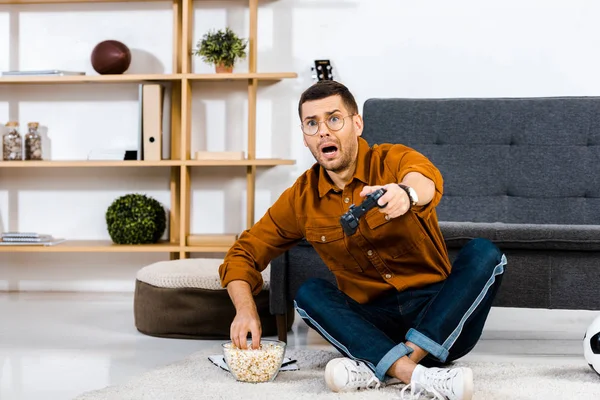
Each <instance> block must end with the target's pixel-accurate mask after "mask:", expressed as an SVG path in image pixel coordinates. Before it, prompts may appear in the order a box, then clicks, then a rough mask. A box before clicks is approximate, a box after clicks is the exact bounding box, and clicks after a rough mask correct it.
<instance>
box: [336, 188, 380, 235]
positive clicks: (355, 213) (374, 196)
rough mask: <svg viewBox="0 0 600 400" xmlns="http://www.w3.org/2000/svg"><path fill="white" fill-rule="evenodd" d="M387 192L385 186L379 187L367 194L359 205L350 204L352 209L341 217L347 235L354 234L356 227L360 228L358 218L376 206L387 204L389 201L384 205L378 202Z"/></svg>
mask: <svg viewBox="0 0 600 400" xmlns="http://www.w3.org/2000/svg"><path fill="white" fill-rule="evenodd" d="M385 192H386V190H385V189H384V188H381V189H378V190H376V191H374V192H373V193H369V194H368V195H366V196H365V199H364V200H363V202H362V203H361V204H360V205H359V206H358V207H356V206H355V205H354V204H352V205H351V206H350V209H349V210H348V211H347V212H346V213H345V214H344V215H342V217H341V218H340V224H341V225H342V228H344V233H345V234H346V235H348V236H351V235H354V233H355V232H356V229H357V228H358V220H359V219H360V217H362V216H363V215H365V214H366V212H367V211H369V210H370V209H372V208H373V207H375V206H378V207H379V208H383V207H385V206H386V205H387V203H386V204H384V205H382V206H380V205H379V204H377V200H379V198H380V197H381V196H383V195H384V194H385Z"/></svg>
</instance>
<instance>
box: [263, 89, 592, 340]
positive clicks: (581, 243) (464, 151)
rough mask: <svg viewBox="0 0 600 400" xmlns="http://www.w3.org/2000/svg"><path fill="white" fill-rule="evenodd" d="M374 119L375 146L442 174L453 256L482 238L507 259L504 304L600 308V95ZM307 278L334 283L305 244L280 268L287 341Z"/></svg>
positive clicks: (368, 131) (278, 290)
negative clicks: (413, 154)
mask: <svg viewBox="0 0 600 400" xmlns="http://www.w3.org/2000/svg"><path fill="white" fill-rule="evenodd" d="M363 117H364V121H365V130H364V133H363V138H365V139H366V140H367V141H368V142H369V144H371V145H372V144H375V143H385V142H388V143H402V144H405V145H407V146H410V147H412V148H414V149H416V150H418V151H420V152H421V153H423V154H424V155H426V156H427V157H428V158H429V159H430V160H431V161H432V162H433V163H434V164H435V165H436V166H437V167H438V168H439V169H440V171H441V173H442V175H443V177H444V196H443V198H442V201H441V202H440V204H439V206H438V208H437V212H438V217H439V220H440V226H441V229H442V233H443V235H444V239H445V241H446V245H447V247H448V251H449V253H450V255H451V258H452V259H454V257H455V255H456V253H457V252H458V250H459V249H460V248H461V247H462V246H463V245H464V244H465V243H466V242H467V241H468V240H470V239H472V238H475V237H484V238H487V239H490V240H492V241H493V242H494V243H496V244H497V245H498V246H499V247H500V248H501V249H502V250H503V251H504V253H505V254H506V256H507V259H508V264H507V269H506V273H505V277H504V280H503V284H502V286H501V289H500V291H499V293H498V297H497V298H496V301H495V304H494V305H495V306H499V307H528V308H548V309H587V310H594V309H600V98H593V97H562V98H478V99H370V100H367V101H366V102H365V104H364V110H363ZM308 277H323V278H325V279H328V280H330V281H332V282H334V281H335V280H334V278H333V275H332V274H331V273H330V272H329V270H328V269H327V268H326V267H325V265H324V264H323V262H322V261H321V259H320V258H319V256H318V255H317V254H316V252H315V251H314V250H313V248H312V247H311V245H310V244H309V243H308V242H306V241H302V242H301V243H299V244H298V245H296V246H294V247H293V248H292V249H290V250H289V251H287V252H286V253H285V254H283V255H282V256H280V257H278V258H277V259H275V260H273V262H272V268H271V282H270V310H271V313H273V314H275V315H277V319H278V327H279V329H278V333H279V337H280V339H282V340H285V339H286V334H287V332H286V329H285V328H284V327H285V326H286V325H285V323H286V322H288V321H287V318H289V315H288V316H286V314H285V310H286V305H287V304H288V303H289V302H291V301H292V300H293V298H294V296H295V293H296V291H297V289H298V287H299V286H300V284H301V283H302V282H303V281H304V280H305V279H307V278H308Z"/></svg>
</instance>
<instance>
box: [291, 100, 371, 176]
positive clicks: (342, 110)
mask: <svg viewBox="0 0 600 400" xmlns="http://www.w3.org/2000/svg"><path fill="white" fill-rule="evenodd" d="M350 114H351V113H350V112H349V111H348V110H347V109H346V107H344V103H343V102H342V98H341V97H340V96H338V95H335V96H330V97H326V98H324V99H321V100H313V101H307V102H306V103H304V104H302V125H303V126H304V130H305V132H306V131H307V130H309V129H311V128H312V129H315V128H316V134H314V135H312V136H310V135H308V134H304V145H305V146H306V147H308V148H309V150H310V152H311V153H312V155H313V156H314V157H315V160H316V161H317V162H318V163H319V164H320V165H321V166H323V168H325V169H326V170H329V171H332V172H335V173H340V172H343V171H344V170H346V169H348V167H349V166H351V165H352V164H353V163H354V162H355V160H356V155H357V154H358V137H359V136H360V135H361V134H362V118H361V117H360V115H354V116H352V115H350ZM317 125H318V126H317ZM342 125H343V127H342V128H341V129H339V130H335V129H338V128H339V127H340V126H342ZM332 128H333V129H332Z"/></svg>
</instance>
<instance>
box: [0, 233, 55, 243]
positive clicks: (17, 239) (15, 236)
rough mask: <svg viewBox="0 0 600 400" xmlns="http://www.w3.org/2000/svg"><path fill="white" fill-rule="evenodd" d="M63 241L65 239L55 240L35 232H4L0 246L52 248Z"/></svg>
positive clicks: (0, 239)
mask: <svg viewBox="0 0 600 400" xmlns="http://www.w3.org/2000/svg"><path fill="white" fill-rule="evenodd" d="M64 241H65V239H56V238H54V237H52V235H46V234H41V233H35V232H6V233H2V234H1V235H0V245H4V246H17V245H29V246H32V245H33V246H35V245H37V246H52V245H55V244H58V243H62V242H64Z"/></svg>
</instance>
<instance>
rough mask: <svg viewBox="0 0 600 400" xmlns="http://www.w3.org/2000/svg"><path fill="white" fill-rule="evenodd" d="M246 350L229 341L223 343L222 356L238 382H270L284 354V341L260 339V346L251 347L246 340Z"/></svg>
mask: <svg viewBox="0 0 600 400" xmlns="http://www.w3.org/2000/svg"><path fill="white" fill-rule="evenodd" d="M247 346H248V348H247V349H246V350H243V349H240V348H238V347H236V346H235V345H234V344H233V343H232V342H231V341H229V342H226V343H223V344H222V347H223V356H224V357H225V362H226V363H227V367H228V368H229V371H230V372H231V373H232V374H233V376H234V377H235V379H236V380H237V381H239V382H252V383H260V382H271V381H273V380H274V379H275V378H276V377H277V374H278V373H279V368H281V364H282V363H283V356H284V355H285V342H281V341H279V340H270V339H261V341H260V348H258V349H252V341H251V340H249V341H248V345H247Z"/></svg>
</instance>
